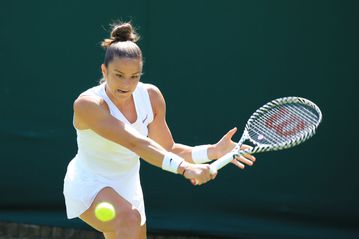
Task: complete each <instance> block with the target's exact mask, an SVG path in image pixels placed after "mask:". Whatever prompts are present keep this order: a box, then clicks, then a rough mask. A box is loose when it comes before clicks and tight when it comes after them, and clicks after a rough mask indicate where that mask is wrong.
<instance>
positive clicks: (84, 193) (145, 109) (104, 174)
mask: <svg viewBox="0 0 359 239" xmlns="http://www.w3.org/2000/svg"><path fill="white" fill-rule="evenodd" d="M83 95H89V96H91V95H92V96H97V97H101V98H102V99H104V101H105V102H106V103H107V105H108V107H109V109H110V113H111V115H112V116H114V117H115V118H117V119H118V120H120V121H122V122H124V123H125V124H128V125H131V126H132V127H133V128H134V129H136V130H137V131H138V132H139V133H140V134H142V135H144V136H147V135H148V129H147V126H148V124H149V123H151V122H152V120H153V111H152V107H151V102H150V98H149V95H148V92H147V89H146V87H145V85H144V84H143V83H141V82H139V83H138V85H137V87H136V89H135V91H134V92H133V99H134V104H135V108H136V113H137V119H136V121H135V122H134V123H130V122H129V121H128V120H127V119H126V117H125V116H124V115H123V114H122V113H121V111H120V110H119V109H118V108H117V107H116V106H115V104H114V103H113V102H112V101H111V99H110V98H109V97H108V96H107V94H106V91H105V84H101V85H99V86H95V87H93V88H91V89H89V90H87V91H85V92H83V93H82V94H81V96H83ZM76 132H77V144H78V152H77V155H76V156H75V158H74V159H73V160H72V161H71V162H70V163H69V166H68V169H67V173H66V176H65V179H64V196H65V203H66V211H67V216H68V218H75V217H78V216H80V215H81V214H82V213H83V212H84V211H86V210H87V209H88V208H89V207H90V206H91V204H92V202H93V200H94V199H95V197H96V195H97V193H98V192H99V191H100V190H101V189H103V188H104V187H111V188H113V189H114V190H115V191H116V192H117V193H118V194H119V195H121V196H122V197H123V198H124V199H126V200H127V201H128V202H129V203H131V204H132V206H133V208H135V209H137V210H138V211H139V213H140V215H141V225H143V224H144V223H145V221H146V216H145V210H144V202H143V194H142V188H141V183H140V175H139V170H140V160H139V156H138V155H137V154H135V153H134V152H132V151H130V150H128V149H127V148H125V147H123V146H121V145H119V144H117V143H114V142H112V141H110V140H108V139H106V138H104V137H102V136H100V135H98V134H97V133H95V132H94V131H93V130H91V129H87V130H78V129H76Z"/></svg>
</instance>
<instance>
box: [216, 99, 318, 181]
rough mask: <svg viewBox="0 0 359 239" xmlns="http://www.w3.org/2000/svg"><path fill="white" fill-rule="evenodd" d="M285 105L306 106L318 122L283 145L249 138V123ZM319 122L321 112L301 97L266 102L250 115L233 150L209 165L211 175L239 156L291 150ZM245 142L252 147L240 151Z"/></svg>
mask: <svg viewBox="0 0 359 239" xmlns="http://www.w3.org/2000/svg"><path fill="white" fill-rule="evenodd" d="M287 103H300V104H304V105H308V106H309V107H311V108H313V109H314V110H315V111H316V112H317V114H318V121H317V122H316V124H314V125H312V126H310V127H309V128H308V129H306V130H305V131H303V132H302V133H301V134H300V135H299V136H297V137H295V138H293V139H292V140H290V141H287V142H284V143H278V144H261V143H258V142H257V141H256V140H254V139H252V138H251V137H250V135H249V133H248V129H249V127H250V125H251V123H252V122H253V121H254V120H255V119H257V118H258V117H259V116H260V115H263V114H265V113H266V112H268V111H269V110H271V109H273V108H275V107H276V106H279V105H282V104H287ZM321 121H322V112H321V111H320V109H319V107H318V106H317V105H316V104H314V103H313V102H312V101H310V100H307V99H305V98H301V97H295V96H289V97H283V98H279V99H275V100H272V101H270V102H268V103H267V104H265V105H263V106H262V107H260V108H259V109H257V110H256V111H255V112H254V113H253V114H252V115H251V117H250V118H249V119H248V121H247V124H246V126H245V129H244V131H243V134H242V137H241V139H240V140H239V141H238V143H237V144H236V146H235V148H234V149H233V150H232V151H231V152H229V153H227V154H226V155H224V156H222V157H221V158H219V159H217V160H216V161H214V162H213V163H212V164H210V170H211V173H212V174H214V173H215V172H217V171H218V170H219V169H221V168H222V167H224V166H225V165H227V164H228V163H230V162H231V161H232V160H233V159H235V158H237V157H239V156H240V155H244V154H254V153H260V152H268V151H276V150H282V149H287V148H291V147H294V146H296V145H298V144H301V143H303V142H304V141H306V140H308V139H309V138H310V137H312V136H313V135H314V134H315V132H316V129H317V128H318V126H319V124H320V123H321ZM246 140H249V141H250V142H251V143H252V144H253V145H254V147H251V148H248V149H245V150H240V147H241V146H242V144H243V143H244V142H245V141H246Z"/></svg>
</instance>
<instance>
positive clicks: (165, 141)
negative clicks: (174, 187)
mask: <svg viewBox="0 0 359 239" xmlns="http://www.w3.org/2000/svg"><path fill="white" fill-rule="evenodd" d="M147 90H148V93H149V95H150V99H151V105H152V109H153V114H154V119H153V122H152V123H151V124H150V125H149V126H148V128H149V137H150V138H151V139H153V140H154V141H156V142H157V143H159V144H160V145H161V146H162V147H164V148H165V149H166V150H168V151H170V152H173V153H175V154H178V155H180V156H181V157H182V158H184V159H185V160H186V161H187V162H191V163H193V158H192V156H193V154H192V151H193V150H194V147H191V146H187V145H184V144H179V143H176V142H175V141H174V139H173V137H172V134H171V130H170V129H169V127H168V125H167V122H166V103H165V99H164V97H163V95H162V93H161V91H160V90H159V89H158V88H157V87H156V86H153V85H150V84H147ZM235 132H236V129H232V130H230V131H229V132H228V133H227V134H226V135H224V136H223V138H222V139H221V140H220V141H219V142H218V143H216V144H213V145H208V149H207V157H208V160H213V159H217V158H219V157H221V156H223V155H224V154H226V153H227V152H229V151H230V150H231V149H233V148H234V145H235V143H234V142H233V141H232V140H231V138H232V136H233V135H234V133H235ZM247 157H250V158H249V159H248V158H246V157H241V159H240V161H241V162H239V161H237V160H236V161H234V164H235V165H236V166H238V167H240V168H244V164H247V165H252V164H253V161H254V160H255V158H254V157H253V156H247Z"/></svg>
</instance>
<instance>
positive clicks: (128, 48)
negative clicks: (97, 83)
mask: <svg viewBox="0 0 359 239" xmlns="http://www.w3.org/2000/svg"><path fill="white" fill-rule="evenodd" d="M139 38H140V37H139V36H138V34H137V33H136V31H135V29H134V28H133V27H132V25H131V23H130V22H125V23H119V24H115V25H112V31H111V37H110V39H105V40H103V41H102V43H101V45H102V47H104V48H105V49H106V53H105V60H104V64H105V66H106V67H108V64H109V63H110V62H111V61H112V60H113V59H114V58H116V57H118V58H122V57H124V58H138V59H140V60H141V61H142V51H141V49H140V48H139V47H138V45H137V44H136V43H135V42H136V41H137V40H138V39H139Z"/></svg>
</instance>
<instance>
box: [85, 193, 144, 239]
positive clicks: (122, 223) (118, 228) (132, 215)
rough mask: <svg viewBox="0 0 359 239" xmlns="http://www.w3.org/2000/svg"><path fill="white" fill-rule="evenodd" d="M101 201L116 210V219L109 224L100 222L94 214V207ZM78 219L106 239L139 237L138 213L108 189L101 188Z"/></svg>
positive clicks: (139, 222)
mask: <svg viewBox="0 0 359 239" xmlns="http://www.w3.org/2000/svg"><path fill="white" fill-rule="evenodd" d="M103 201H106V202H109V203H111V204H112V205H113V206H114V208H115V210H116V217H115V218H114V219H113V220H111V221H109V222H101V221H100V220H98V219H97V218H96V216H95V213H94V211H95V207H96V206H97V205H98V204H99V203H100V202H103ZM80 218H81V219H82V220H83V221H84V222H86V223H87V224H89V225H90V226H92V227H93V228H95V229H96V230H98V231H101V232H103V233H104V235H105V238H106V239H120V238H126V239H127V238H128V239H132V238H133V239H138V238H139V237H140V233H141V227H140V224H141V216H140V213H139V212H138V211H137V210H135V209H132V205H131V204H130V203H129V202H128V201H126V200H125V199H124V198H123V197H121V196H120V195H119V194H118V193H117V192H116V191H115V190H114V189H112V188H110V187H106V188H103V189H102V190H101V191H100V192H99V193H98V194H97V196H96V198H95V200H94V201H93V203H92V205H91V206H90V208H89V209H87V210H86V211H85V212H84V213H83V214H81V216H80Z"/></svg>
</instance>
